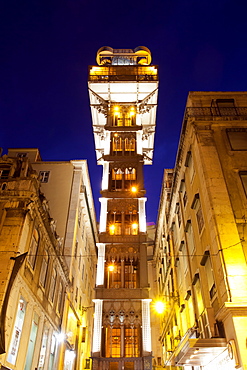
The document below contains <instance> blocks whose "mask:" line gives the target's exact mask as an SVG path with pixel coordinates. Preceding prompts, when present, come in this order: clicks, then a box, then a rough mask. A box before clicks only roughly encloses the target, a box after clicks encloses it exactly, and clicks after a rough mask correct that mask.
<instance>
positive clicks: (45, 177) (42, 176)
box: [39, 171, 50, 183]
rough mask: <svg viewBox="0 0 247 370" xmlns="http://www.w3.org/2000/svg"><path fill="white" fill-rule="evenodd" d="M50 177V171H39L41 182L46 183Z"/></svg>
mask: <svg viewBox="0 0 247 370" xmlns="http://www.w3.org/2000/svg"><path fill="white" fill-rule="evenodd" d="M49 177H50V171H40V172H39V178H40V182H45V183H46V182H48V180H49Z"/></svg>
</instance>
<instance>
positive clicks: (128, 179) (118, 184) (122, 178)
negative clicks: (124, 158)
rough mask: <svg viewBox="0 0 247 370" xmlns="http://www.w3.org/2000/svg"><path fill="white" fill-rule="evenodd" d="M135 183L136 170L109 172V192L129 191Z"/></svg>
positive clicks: (118, 169)
mask: <svg viewBox="0 0 247 370" xmlns="http://www.w3.org/2000/svg"><path fill="white" fill-rule="evenodd" d="M135 182H136V169H135V168H132V167H129V168H125V169H124V170H122V169H120V168H113V169H112V171H111V190H112V191H121V190H130V188H131V186H134V185H135Z"/></svg>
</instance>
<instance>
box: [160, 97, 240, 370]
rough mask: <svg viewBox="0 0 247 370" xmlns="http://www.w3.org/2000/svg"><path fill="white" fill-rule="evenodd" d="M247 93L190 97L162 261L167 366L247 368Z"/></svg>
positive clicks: (167, 192)
mask: <svg viewBox="0 0 247 370" xmlns="http://www.w3.org/2000/svg"><path fill="white" fill-rule="evenodd" d="M246 107H247V93H243V92H236V93H235V92H234V93H231V92H230V93H229V92H215V93H214V92H192V93H190V94H189V96H188V100H187V105H186V110H185V116H184V121H183V127H182V131H181V137H180V143H179V148H178V153H177V159H176V166H175V168H174V169H172V170H165V173H164V180H163V185H162V193H161V201H160V208H159V216H158V224H157V233H156V242H155V253H154V261H155V266H156V273H157V282H158V292H159V296H160V298H161V299H162V300H163V302H164V304H165V311H164V313H163V314H162V315H161V321H160V324H161V336H160V341H161V345H162V350H163V364H164V366H167V368H173V367H174V368H177V367H182V368H184V369H186V370H187V369H188V370H192V369H193V370H199V369H203V370H204V369H207V370H208V369H210V370H214V369H217V370H221V369H222V370H223V369H224V370H233V369H235V368H239V369H241V370H246V369H247V347H246V327H247V264H246V261H247V254H246V237H247V235H246V206H247V198H246V196H247V108H246Z"/></svg>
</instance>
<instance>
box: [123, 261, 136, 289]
mask: <svg viewBox="0 0 247 370" xmlns="http://www.w3.org/2000/svg"><path fill="white" fill-rule="evenodd" d="M124 287H125V288H128V289H134V288H136V287H137V263H136V262H134V261H133V260H128V261H126V262H125V264H124Z"/></svg>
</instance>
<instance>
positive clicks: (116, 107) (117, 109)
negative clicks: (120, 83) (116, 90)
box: [113, 105, 119, 113]
mask: <svg viewBox="0 0 247 370" xmlns="http://www.w3.org/2000/svg"><path fill="white" fill-rule="evenodd" d="M113 109H114V112H115V113H118V112H119V107H118V106H117V105H115V107H114V108H113Z"/></svg>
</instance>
